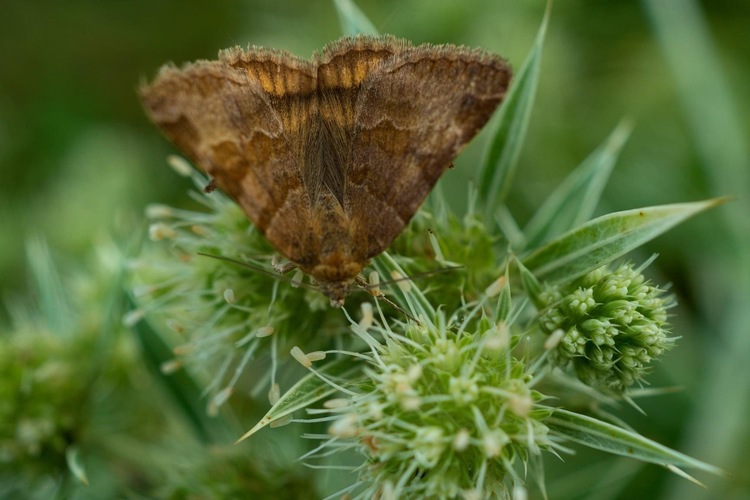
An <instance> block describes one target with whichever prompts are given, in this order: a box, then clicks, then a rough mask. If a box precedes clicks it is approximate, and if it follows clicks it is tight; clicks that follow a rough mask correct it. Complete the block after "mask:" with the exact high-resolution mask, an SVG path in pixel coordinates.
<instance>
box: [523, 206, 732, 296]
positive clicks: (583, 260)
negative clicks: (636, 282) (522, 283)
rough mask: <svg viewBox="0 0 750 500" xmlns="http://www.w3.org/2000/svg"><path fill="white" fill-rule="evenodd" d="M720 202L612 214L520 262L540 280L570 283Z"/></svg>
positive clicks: (573, 232)
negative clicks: (567, 281) (568, 281)
mask: <svg viewBox="0 0 750 500" xmlns="http://www.w3.org/2000/svg"><path fill="white" fill-rule="evenodd" d="M724 201H725V198H715V199H712V200H706V201H698V202H693V203H675V204H671V205H659V206H655V207H646V208H640V209H635V210H626V211H623V212H614V213H611V214H608V215H604V216H602V217H598V218H596V219H594V220H592V221H590V222H588V223H586V224H584V225H582V226H579V227H578V228H576V229H574V230H572V231H569V232H567V233H565V234H563V235H562V236H560V237H559V238H557V239H555V240H554V241H551V242H550V243H548V244H546V245H545V246H543V247H541V248H540V249H538V250H537V251H535V252H533V253H532V254H531V255H529V256H528V257H525V258H524V259H522V261H523V264H524V265H525V266H526V267H528V268H529V269H530V270H531V271H532V272H533V273H534V275H535V276H536V277H537V278H538V279H540V280H544V281H551V282H557V281H564V280H570V279H573V278H575V277H578V276H581V275H583V274H586V273H587V272H589V271H593V270H594V269H597V268H598V267H600V266H602V265H604V264H606V263H608V262H611V261H612V260H614V259H616V258H618V257H621V256H622V255H625V254H626V253H628V252H629V251H631V250H633V249H635V248H637V247H639V246H640V245H642V244H644V243H646V242H647V241H649V240H651V239H653V238H655V237H656V236H658V235H660V234H662V233H663V232H665V231H667V230H668V229H670V228H672V227H674V226H675V225H677V224H679V223H680V222H682V221H684V220H685V219H687V218H689V217H691V216H693V215H695V214H697V213H699V212H702V211H704V210H707V209H709V208H712V207H715V206H717V205H719V204H721V203H723V202H724Z"/></svg>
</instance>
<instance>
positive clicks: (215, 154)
mask: <svg viewBox="0 0 750 500" xmlns="http://www.w3.org/2000/svg"><path fill="white" fill-rule="evenodd" d="M315 90H316V83H315V75H314V71H313V69H312V67H311V66H310V64H309V63H308V62H306V61H304V60H302V59H299V58H296V57H294V56H292V55H290V54H287V53H283V52H280V51H269V50H263V49H254V50H249V51H247V52H245V51H242V50H240V49H231V50H229V51H225V52H222V53H221V54H220V59H219V60H218V61H211V62H208V61H201V62H197V63H194V64H191V65H188V66H186V67H185V68H183V69H178V68H176V67H174V66H167V67H165V68H163V69H162V70H161V71H160V72H159V74H158V76H157V77H156V79H155V80H154V81H153V82H152V83H151V84H149V85H146V86H144V87H143V88H142V89H141V98H142V100H143V103H144V105H145V107H146V110H147V111H148V113H149V115H150V117H151V119H152V120H153V121H154V122H155V123H156V124H157V125H158V126H159V127H160V128H161V129H162V130H163V131H164V133H165V134H166V136H167V137H168V138H169V139H170V140H172V141H173V142H174V143H175V145H177V147H179V148H180V149H181V150H182V151H183V152H184V153H185V154H187V156H189V157H190V158H191V159H192V160H193V161H195V162H196V164H197V165H198V166H199V167H200V168H201V169H203V170H204V171H205V172H206V173H207V174H209V175H210V176H212V177H213V178H214V181H215V183H216V185H217V186H218V187H219V188H221V189H222V190H223V191H225V192H226V193H227V194H229V195H230V196H231V197H232V198H234V199H235V200H236V201H237V202H238V203H239V205H240V206H241V207H242V208H243V210H244V211H245V213H246V214H247V216H248V217H249V218H250V220H252V222H253V223H254V224H255V225H256V226H257V227H258V228H259V229H260V231H261V232H263V233H264V234H265V236H266V237H267V238H268V240H269V241H270V242H271V243H272V244H273V245H274V246H275V247H276V248H277V249H278V250H279V251H280V252H281V253H282V254H284V255H285V256H286V257H288V258H289V259H291V260H293V261H299V260H300V259H302V258H303V256H304V255H303V254H304V253H305V249H306V248H309V240H310V238H311V236H312V235H311V234H310V233H309V231H308V228H309V226H310V224H309V223H310V202H309V200H308V199H307V196H306V193H305V191H304V188H303V182H302V177H301V173H300V167H299V166H300V162H301V157H302V155H303V151H302V150H303V146H302V143H303V142H304V141H303V140H302V139H301V135H302V134H303V132H301V131H303V130H304V129H305V122H306V121H307V120H308V119H309V116H310V113H311V111H310V108H311V106H313V105H314V95H315Z"/></svg>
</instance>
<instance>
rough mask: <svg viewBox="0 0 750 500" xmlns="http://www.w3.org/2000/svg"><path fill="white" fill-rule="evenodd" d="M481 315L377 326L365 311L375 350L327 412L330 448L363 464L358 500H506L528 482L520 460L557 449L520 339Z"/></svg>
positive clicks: (362, 332)
mask: <svg viewBox="0 0 750 500" xmlns="http://www.w3.org/2000/svg"><path fill="white" fill-rule="evenodd" d="M410 293H411V292H407V294H406V295H407V301H408V300H409V294H410ZM478 311H479V308H478V307H477V308H474V309H473V310H470V309H469V308H468V306H467V307H465V308H462V309H460V310H458V311H457V313H456V314H454V315H452V316H451V317H450V318H446V315H445V314H444V313H443V312H441V311H438V312H434V311H433V312H432V313H433V314H432V315H431V316H426V315H424V314H420V315H419V323H418V324H417V323H409V324H403V323H397V322H395V321H391V322H389V324H387V325H379V326H378V325H373V321H372V309H371V308H370V307H369V305H367V304H365V305H364V306H363V319H362V320H361V321H360V322H359V323H357V324H354V325H353V327H352V329H353V330H354V332H355V333H356V334H358V335H359V336H360V337H361V338H362V339H363V340H364V341H365V342H367V344H368V345H369V346H370V348H371V351H370V354H369V355H365V354H359V355H357V356H358V357H361V356H365V357H366V358H367V359H368V361H369V363H368V367H367V368H366V369H365V370H364V377H363V378H362V380H361V381H360V382H359V383H358V384H356V389H355V390H354V391H352V392H350V393H349V397H348V398H345V399H336V400H332V401H329V402H328V404H327V405H326V408H327V409H326V410H322V411H323V413H330V418H332V419H334V420H333V423H332V424H331V425H330V427H329V434H330V435H332V436H333V438H332V439H330V441H328V442H327V443H326V444H325V445H323V449H325V448H327V447H330V448H334V449H341V448H353V449H356V450H358V451H359V452H361V453H362V454H363V455H364V457H365V463H364V464H363V466H362V467H360V468H359V472H360V478H359V482H358V483H357V484H356V485H353V486H352V487H351V488H350V491H351V492H352V493H354V492H356V495H357V498H370V497H372V496H373V495H377V494H379V495H382V496H383V497H387V498H397V497H398V498H457V497H460V496H462V495H463V496H464V497H467V498H508V497H509V496H510V493H509V492H510V491H511V490H512V488H513V487H519V486H520V485H522V484H524V479H523V478H522V477H521V476H520V475H519V473H518V472H517V470H516V465H517V464H518V462H519V461H521V462H524V463H525V462H527V461H528V460H530V459H534V458H538V456H539V455H540V454H541V451H542V450H550V449H552V448H553V447H554V445H553V443H552V441H551V440H550V438H549V436H548V429H547V427H546V425H545V424H544V419H545V418H546V417H547V416H548V415H549V414H550V410H549V409H548V408H545V407H542V406H541V405H540V404H539V402H540V401H541V400H542V399H543V395H542V394H540V393H538V392H537V391H535V390H534V389H533V376H532V373H531V372H530V371H529V370H530V368H529V366H528V364H527V363H526V362H525V361H522V360H520V359H518V358H516V357H515V356H514V355H513V348H514V346H515V345H516V344H517V343H518V341H519V338H518V337H516V336H514V335H512V334H511V331H510V328H509V327H508V325H507V324H506V323H505V321H504V319H499V320H491V319H489V318H487V317H485V316H482V317H481V319H475V316H477V314H481V313H478ZM422 312H425V311H422ZM373 335H374V336H373ZM378 336H382V337H383V338H384V342H382V343H381V342H379V341H377V340H376V339H375V337H378Z"/></svg>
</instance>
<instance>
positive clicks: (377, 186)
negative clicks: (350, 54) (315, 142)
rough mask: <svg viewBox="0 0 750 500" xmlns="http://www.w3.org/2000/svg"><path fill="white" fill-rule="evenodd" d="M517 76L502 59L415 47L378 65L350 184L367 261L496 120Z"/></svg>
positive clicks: (367, 89)
mask: <svg viewBox="0 0 750 500" xmlns="http://www.w3.org/2000/svg"><path fill="white" fill-rule="evenodd" d="M510 77H511V72H510V68H509V67H508V65H507V64H506V63H505V61H504V60H503V59H501V58H500V57H498V56H496V55H492V54H488V53H486V52H484V51H480V50H470V49H466V48H463V47H456V46H452V45H443V46H432V45H422V46H418V47H414V48H410V49H407V50H404V51H403V52H400V53H398V54H395V55H394V56H392V57H391V58H389V59H388V60H385V61H383V62H382V63H381V64H380V65H378V66H377V67H375V68H373V70H372V72H371V73H370V74H369V75H368V77H367V78H366V79H365V80H364V81H363V83H362V88H361V90H360V92H359V95H358V99H357V103H356V108H355V127H354V135H353V139H352V153H351V162H350V165H349V170H348V172H347V186H346V190H347V202H348V204H349V206H348V213H349V218H350V220H351V225H352V233H353V234H352V238H353V240H355V241H356V245H355V246H356V247H357V248H359V249H361V251H362V252H363V255H362V258H371V257H373V256H374V255H377V254H379V253H380V252H382V251H383V250H385V248H387V247H388V245H390V243H391V242H392V241H393V239H394V238H395V237H396V236H397V235H398V234H399V233H400V232H401V230H402V229H403V228H404V226H405V225H406V224H407V223H408V222H409V220H410V219H411V217H412V216H413V215H414V213H415V212H416V210H417V209H418V208H419V206H420V205H421V204H422V202H423V201H424V199H425V198H426V197H427V195H428V194H429V192H430V190H431V189H432V188H433V186H434V185H435V182H437V180H438V178H439V177H440V175H441V174H442V173H443V171H444V170H445V169H446V168H448V167H449V166H450V165H451V163H452V162H453V160H454V158H455V157H456V155H457V154H458V153H459V151H460V150H461V149H462V148H463V147H464V146H465V145H466V144H467V143H468V142H469V141H470V140H471V139H472V138H473V137H474V135H476V133H477V132H478V131H479V130H480V129H481V128H482V126H484V124H485V123H486V122H487V120H489V118H490V117H491V116H492V113H493V112H494V110H495V108H496V107H497V106H498V104H499V103H500V102H501V101H502V99H503V97H504V95H505V92H506V91H507V88H508V85H509V83H510ZM373 207H377V208H376V209H377V213H376V214H373Z"/></svg>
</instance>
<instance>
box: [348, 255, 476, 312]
mask: <svg viewBox="0 0 750 500" xmlns="http://www.w3.org/2000/svg"><path fill="white" fill-rule="evenodd" d="M463 267H464V266H450V267H444V268H441V269H433V270H431V271H424V272H421V273H417V274H413V275H411V276H404V277H403V278H395V279H390V280H388V281H379V280H378V281H377V282H376V283H368V282H367V281H366V280H365V279H364V278H363V277H362V276H357V278H356V280H355V282H356V283H357V285H359V286H360V287H361V288H363V289H365V290H368V291H369V292H370V293H371V294H372V296H373V297H375V298H376V299H379V300H382V301H383V302H385V303H386V304H388V305H390V306H391V307H393V308H394V309H396V310H397V311H399V312H401V313H402V314H403V315H404V316H406V317H407V318H409V319H411V320H412V321H414V322H416V323H419V320H418V319H416V318H415V317H414V316H412V315H411V314H409V313H408V312H406V311H404V310H403V309H402V308H401V307H400V306H399V305H398V304H396V303H395V302H393V301H392V300H391V299H389V298H388V297H386V296H385V295H383V294H382V293H380V291H379V290H378V288H380V287H381V286H382V285H394V284H397V283H401V282H403V281H414V280H415V279H421V278H424V277H427V276H432V275H435V274H442V273H448V272H451V271H455V270H457V269H462V268H463Z"/></svg>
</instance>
